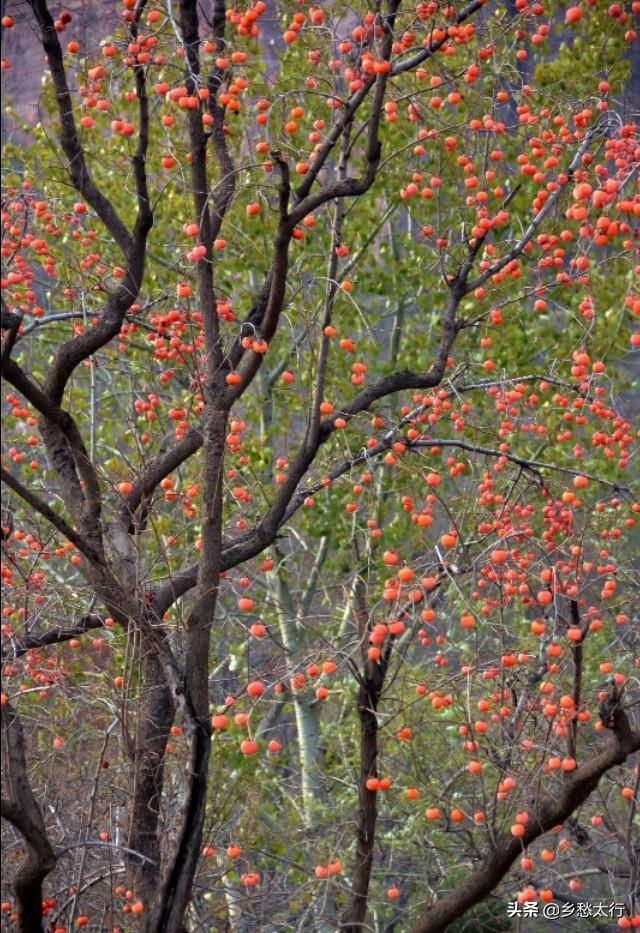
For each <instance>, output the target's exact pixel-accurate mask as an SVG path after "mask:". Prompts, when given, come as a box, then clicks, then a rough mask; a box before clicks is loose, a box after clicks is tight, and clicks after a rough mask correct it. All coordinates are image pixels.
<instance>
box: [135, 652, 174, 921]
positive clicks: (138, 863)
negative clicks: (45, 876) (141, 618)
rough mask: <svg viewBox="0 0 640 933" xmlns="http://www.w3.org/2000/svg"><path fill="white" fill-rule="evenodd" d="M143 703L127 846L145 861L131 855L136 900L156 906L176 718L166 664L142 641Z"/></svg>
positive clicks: (139, 712) (141, 675)
mask: <svg viewBox="0 0 640 933" xmlns="http://www.w3.org/2000/svg"><path fill="white" fill-rule="evenodd" d="M140 641H141V649H140V655H141V658H140V681H141V697H140V701H139V707H138V723H137V730H136V743H135V753H134V755H135V759H134V785H133V800H132V803H131V820H130V826H129V838H128V841H127V846H128V848H130V849H131V850H133V852H137V853H139V854H140V855H143V856H145V860H144V861H143V860H141V859H139V858H136V857H135V855H133V854H128V855H127V859H128V867H129V876H130V883H131V886H132V888H133V890H135V892H136V895H137V896H138V897H140V898H141V899H142V901H143V902H144V903H145V904H150V903H151V902H152V900H153V898H154V897H155V895H156V892H157V885H158V880H159V877H160V836H159V818H160V804H161V800H162V782H163V776H164V763H165V747H166V744H167V739H168V737H169V730H170V728H171V724H172V723H173V717H174V715H175V703H174V701H173V697H172V694H171V690H170V689H169V686H168V684H167V680H166V675H165V672H164V670H163V668H162V664H161V663H160V660H159V658H158V656H157V653H156V652H155V651H154V649H153V647H152V646H148V645H147V644H146V639H144V637H141V639H140Z"/></svg>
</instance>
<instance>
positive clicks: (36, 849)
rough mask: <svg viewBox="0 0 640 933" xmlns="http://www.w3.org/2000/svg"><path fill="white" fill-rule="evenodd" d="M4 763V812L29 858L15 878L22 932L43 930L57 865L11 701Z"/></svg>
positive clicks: (5, 712) (4, 718) (4, 726)
mask: <svg viewBox="0 0 640 933" xmlns="http://www.w3.org/2000/svg"><path fill="white" fill-rule="evenodd" d="M2 739H3V743H2V744H3V747H4V755H3V759H4V760H3V765H4V778H5V786H6V788H7V791H8V794H9V796H8V797H6V798H5V797H3V798H2V816H3V818H4V819H6V820H7V821H8V822H9V823H11V824H12V825H13V826H14V827H15V829H17V830H18V832H19V833H20V834H21V835H22V837H23V838H24V842H25V850H26V852H25V858H24V860H23V861H22V863H21V865H20V866H19V868H18V870H17V872H16V875H15V880H14V890H15V893H16V901H17V907H18V930H19V931H20V933H42V883H43V881H44V879H45V878H46V877H47V875H48V874H50V873H51V872H52V871H53V869H54V868H55V865H56V854H55V852H54V850H53V846H52V845H51V843H50V841H49V837H48V836H47V831H46V828H45V825H44V819H43V816H42V811H41V810H40V807H39V806H38V802H37V801H36V798H35V796H34V794H33V791H32V790H31V785H30V784H29V778H28V774H27V758H26V750H25V742H24V733H23V730H22V723H21V722H20V719H19V717H18V714H17V713H16V711H15V710H14V709H13V707H12V706H11V704H10V703H8V702H7V703H6V704H4V705H3V706H2Z"/></svg>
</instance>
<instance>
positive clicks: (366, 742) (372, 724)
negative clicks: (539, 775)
mask: <svg viewBox="0 0 640 933" xmlns="http://www.w3.org/2000/svg"><path fill="white" fill-rule="evenodd" d="M384 674H385V666H383V665H382V664H378V663H376V662H373V661H366V662H365V667H364V674H363V678H362V682H361V684H360V689H359V691H358V711H359V715H360V783H359V787H358V828H357V837H356V838H357V848H356V862H355V866H354V869H353V880H352V882H351V894H350V896H349V903H348V905H347V910H346V913H345V916H344V920H343V921H342V924H341V926H340V929H341V930H342V931H343V933H362V930H363V929H364V919H365V917H366V914H367V903H368V898H369V881H370V879H371V868H372V866H373V846H374V842H375V830H376V820H377V818H378V808H377V798H376V791H371V790H368V789H367V787H366V782H367V778H370V777H377V774H378V768H377V758H378V717H377V713H376V710H377V708H378V702H379V700H380V694H381V692H382V684H383V682H384Z"/></svg>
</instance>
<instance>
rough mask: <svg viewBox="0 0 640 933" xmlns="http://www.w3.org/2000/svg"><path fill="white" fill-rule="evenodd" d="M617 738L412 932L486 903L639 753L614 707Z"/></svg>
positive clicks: (436, 931)
mask: <svg viewBox="0 0 640 933" xmlns="http://www.w3.org/2000/svg"><path fill="white" fill-rule="evenodd" d="M612 728H613V732H614V735H613V738H611V739H610V740H609V741H608V742H607V743H605V744H603V746H602V747H601V749H600V751H599V752H598V753H596V754H595V755H593V757H592V758H591V759H590V760H589V761H588V762H587V763H586V764H584V765H583V766H582V767H580V768H577V769H576V770H575V771H572V772H569V773H568V774H566V775H565V776H564V778H563V783H562V786H561V787H559V788H558V790H557V791H556V792H554V793H553V794H551V793H547V794H544V795H543V796H541V797H540V799H539V800H538V801H537V804H536V807H535V810H534V813H533V818H532V819H530V821H529V823H527V830H526V833H525V835H524V836H523V837H522V838H520V839H517V838H515V837H513V836H506V837H503V838H502V839H500V840H498V842H497V843H496V845H495V846H494V847H493V848H492V849H491V851H490V852H488V853H487V855H486V858H485V859H483V861H482V863H481V864H480V865H479V866H478V867H477V868H476V869H474V870H473V871H472V872H471V873H470V874H469V875H468V876H467V878H466V879H465V880H464V881H463V882H462V883H461V884H459V885H458V886H457V887H456V888H454V889H453V890H451V891H449V892H448V893H447V894H445V895H444V896H443V897H442V898H440V899H439V900H437V901H436V902H435V903H434V904H432V905H431V906H430V907H428V908H427V909H426V910H425V912H424V914H423V915H422V917H421V918H420V920H419V921H418V923H417V924H416V925H415V927H414V933H443V931H444V930H446V929H447V927H448V926H449V925H450V924H451V923H453V921H454V920H457V919H458V917H462V916H463V915H464V914H465V913H466V912H467V911H468V910H470V909H471V908H472V907H473V906H474V905H475V904H478V903H480V901H482V900H484V898H486V897H487V896H488V895H489V894H490V893H491V892H492V891H493V890H494V889H495V888H496V886H497V885H498V884H499V883H500V881H502V879H503V878H504V876H505V875H506V874H507V872H508V871H509V869H510V868H511V866H512V864H513V863H514V861H515V860H516V859H517V858H518V856H519V855H521V854H522V851H523V849H524V848H526V847H527V846H528V845H531V843H532V842H534V841H535V840H536V839H537V838H538V837H539V836H541V835H543V833H546V832H548V831H549V830H550V829H552V828H553V827H554V826H557V825H559V824H560V823H563V822H564V821H565V820H567V819H568V817H570V816H571V814H572V813H573V812H574V811H575V810H577V809H578V807H579V806H581V805H582V804H583V803H584V802H585V800H587V798H588V797H589V796H590V794H592V793H593V791H594V790H595V789H596V788H597V786H598V783H599V782H600V779H601V778H602V776H603V775H604V774H606V773H607V771H610V770H611V768H614V767H615V766H616V765H621V764H623V763H624V762H625V761H626V759H627V758H628V757H629V755H632V754H633V753H634V752H637V751H638V750H639V749H640V732H638V731H635V732H634V731H632V729H631V727H630V725H629V721H628V719H627V716H626V714H625V713H624V711H623V710H622V709H620V708H619V707H617V708H616V710H615V713H614V716H613V719H612Z"/></svg>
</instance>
